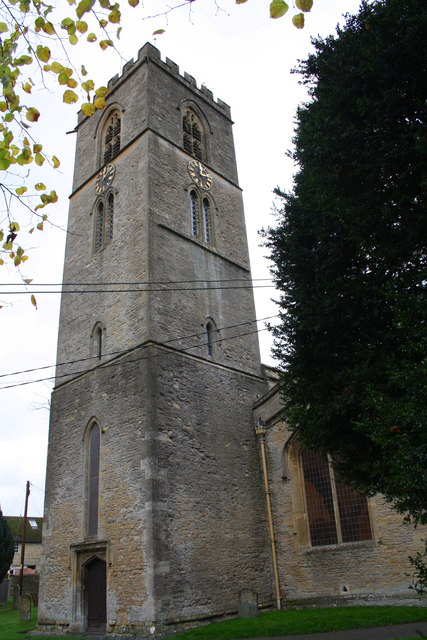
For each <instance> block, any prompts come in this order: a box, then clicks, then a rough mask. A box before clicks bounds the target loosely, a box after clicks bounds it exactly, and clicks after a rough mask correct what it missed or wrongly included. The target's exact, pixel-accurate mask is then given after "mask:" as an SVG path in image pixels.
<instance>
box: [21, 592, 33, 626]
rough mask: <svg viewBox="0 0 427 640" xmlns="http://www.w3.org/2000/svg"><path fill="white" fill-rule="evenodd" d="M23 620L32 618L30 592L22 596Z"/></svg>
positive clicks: (26, 620)
mask: <svg viewBox="0 0 427 640" xmlns="http://www.w3.org/2000/svg"><path fill="white" fill-rule="evenodd" d="M21 620H24V622H28V621H29V620H31V596H30V594H29V593H24V595H23V596H22V598H21Z"/></svg>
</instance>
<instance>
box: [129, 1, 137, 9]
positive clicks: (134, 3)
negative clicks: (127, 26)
mask: <svg viewBox="0 0 427 640" xmlns="http://www.w3.org/2000/svg"><path fill="white" fill-rule="evenodd" d="M128 2H129V4H130V6H131V7H136V6H137V5H139V0H128Z"/></svg>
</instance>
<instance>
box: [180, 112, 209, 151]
mask: <svg viewBox="0 0 427 640" xmlns="http://www.w3.org/2000/svg"><path fill="white" fill-rule="evenodd" d="M182 134H183V146H184V149H185V151H187V153H189V154H190V155H192V156H194V157H195V158H197V159H198V160H203V156H204V149H203V127H202V123H201V121H200V119H199V118H198V117H197V115H196V114H195V113H194V111H192V110H191V109H187V110H186V111H185V112H184V115H183V116H182Z"/></svg>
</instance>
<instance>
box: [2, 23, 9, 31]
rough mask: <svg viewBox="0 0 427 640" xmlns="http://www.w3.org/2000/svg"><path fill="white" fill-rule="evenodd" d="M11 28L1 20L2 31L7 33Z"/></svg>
mask: <svg viewBox="0 0 427 640" xmlns="http://www.w3.org/2000/svg"><path fill="white" fill-rule="evenodd" d="M8 30H9V27H8V26H7V24H6V23H5V22H0V33H5V32H6V31H8Z"/></svg>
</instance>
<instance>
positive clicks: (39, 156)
mask: <svg viewBox="0 0 427 640" xmlns="http://www.w3.org/2000/svg"><path fill="white" fill-rule="evenodd" d="M44 161H45V158H44V156H42V154H41V153H36V155H35V156H34V162H35V163H36V164H37V165H38V166H39V167H41V166H42V164H43V163H44Z"/></svg>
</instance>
